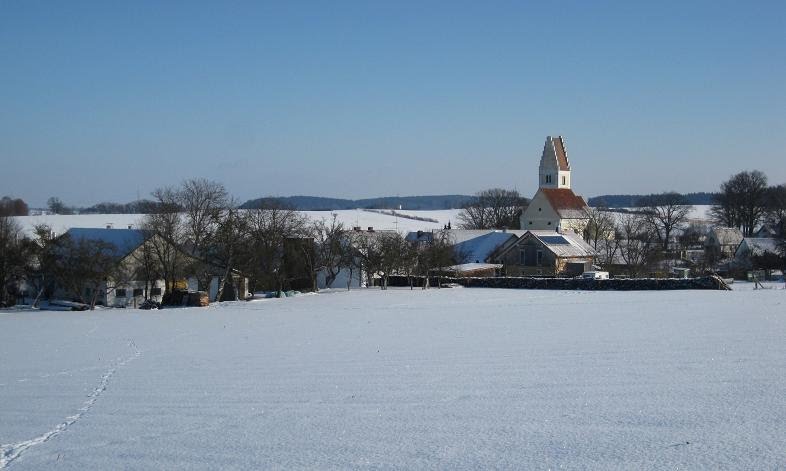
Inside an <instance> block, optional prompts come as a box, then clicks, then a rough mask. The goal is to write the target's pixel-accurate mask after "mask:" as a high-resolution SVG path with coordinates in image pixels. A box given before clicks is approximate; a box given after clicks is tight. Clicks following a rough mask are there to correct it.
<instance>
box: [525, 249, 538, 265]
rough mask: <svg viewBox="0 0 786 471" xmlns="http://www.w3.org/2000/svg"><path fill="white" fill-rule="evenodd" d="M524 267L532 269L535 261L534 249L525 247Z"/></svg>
mask: <svg viewBox="0 0 786 471" xmlns="http://www.w3.org/2000/svg"><path fill="white" fill-rule="evenodd" d="M523 252H524V265H525V266H528V267H534V266H535V263H536V262H537V260H536V258H535V257H536V252H535V247H526V248H525V249H524V250H523Z"/></svg>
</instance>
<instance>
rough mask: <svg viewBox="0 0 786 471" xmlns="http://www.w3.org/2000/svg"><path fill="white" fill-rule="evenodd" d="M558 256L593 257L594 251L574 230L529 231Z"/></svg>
mask: <svg viewBox="0 0 786 471" xmlns="http://www.w3.org/2000/svg"><path fill="white" fill-rule="evenodd" d="M529 233H530V234H532V236H534V237H536V238H537V239H538V240H539V241H540V242H541V243H542V244H543V245H544V246H546V248H547V249H549V250H550V251H552V252H553V253H554V254H555V255H557V256H558V257H593V256H594V255H595V251H594V250H593V249H592V247H590V245H589V244H587V243H586V242H584V239H582V238H581V237H580V236H579V235H578V234H576V233H575V232H564V233H559V232H554V231H529Z"/></svg>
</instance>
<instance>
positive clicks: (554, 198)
mask: <svg viewBox="0 0 786 471" xmlns="http://www.w3.org/2000/svg"><path fill="white" fill-rule="evenodd" d="M540 191H542V192H543V195H544V196H545V197H546V199H547V200H549V204H551V207H552V208H554V210H555V211H560V210H563V209H584V208H586V207H587V203H586V202H585V201H584V198H582V197H581V196H579V195H577V194H576V193H573V190H571V189H569V188H541V189H540Z"/></svg>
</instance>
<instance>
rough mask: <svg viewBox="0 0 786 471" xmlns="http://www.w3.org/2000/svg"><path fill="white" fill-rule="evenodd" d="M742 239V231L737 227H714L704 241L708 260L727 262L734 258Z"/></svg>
mask: <svg viewBox="0 0 786 471" xmlns="http://www.w3.org/2000/svg"><path fill="white" fill-rule="evenodd" d="M742 239H743V236H742V231H740V230H739V229H737V228H736V227H713V228H712V229H710V230H709V232H707V237H706V238H705V239H704V253H705V255H706V259H707V260H725V259H729V258H732V257H734V254H735V252H736V251H737V247H739V245H740V242H742Z"/></svg>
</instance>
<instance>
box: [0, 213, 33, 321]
mask: <svg viewBox="0 0 786 471" xmlns="http://www.w3.org/2000/svg"><path fill="white" fill-rule="evenodd" d="M30 256H31V253H30V244H29V243H28V241H27V238H26V237H25V236H24V233H23V232H22V228H21V226H20V225H19V224H18V223H17V222H16V220H15V219H14V218H12V217H6V216H0V306H4V305H6V304H10V302H9V295H14V294H16V288H17V286H18V283H19V282H20V281H21V280H22V279H23V278H24V277H25V274H26V268H27V266H28V263H29V258H30Z"/></svg>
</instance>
